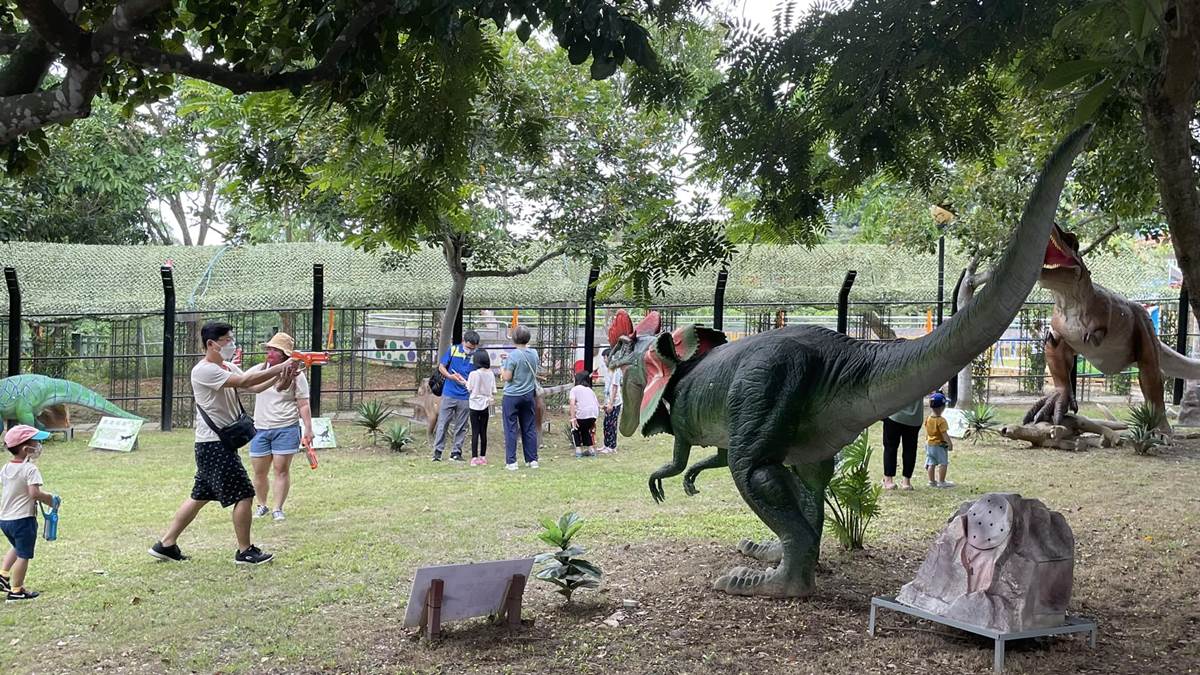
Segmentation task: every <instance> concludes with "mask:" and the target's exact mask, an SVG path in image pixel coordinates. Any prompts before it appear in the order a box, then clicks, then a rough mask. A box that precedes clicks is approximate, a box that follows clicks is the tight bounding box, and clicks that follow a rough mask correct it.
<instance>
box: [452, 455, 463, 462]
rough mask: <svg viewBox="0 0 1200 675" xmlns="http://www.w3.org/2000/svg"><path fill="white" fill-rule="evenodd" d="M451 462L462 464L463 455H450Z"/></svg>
mask: <svg viewBox="0 0 1200 675" xmlns="http://www.w3.org/2000/svg"><path fill="white" fill-rule="evenodd" d="M450 461H451V462H461V461H463V458H462V455H450Z"/></svg>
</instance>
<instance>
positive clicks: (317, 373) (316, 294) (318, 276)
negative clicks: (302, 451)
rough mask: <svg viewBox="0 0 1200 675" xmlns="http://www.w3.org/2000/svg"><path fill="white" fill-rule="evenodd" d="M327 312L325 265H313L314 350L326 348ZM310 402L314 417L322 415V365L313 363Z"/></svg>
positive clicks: (310, 375)
mask: <svg viewBox="0 0 1200 675" xmlns="http://www.w3.org/2000/svg"><path fill="white" fill-rule="evenodd" d="M324 314H325V266H324V265H322V264H320V263H317V264H315V265H313V301H312V350H313V351H314V352H319V351H321V350H322V349H323V348H324V345H323V344H322V339H321V338H323V337H324V336H325V331H324V330H323V328H322V318H323V315H324ZM308 384H309V394H308V403H309V407H310V408H311V409H312V416H313V417H320V416H321V366H318V365H313V367H312V371H311V372H310V373H309V375H308Z"/></svg>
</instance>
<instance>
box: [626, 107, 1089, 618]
mask: <svg viewBox="0 0 1200 675" xmlns="http://www.w3.org/2000/svg"><path fill="white" fill-rule="evenodd" d="M1089 133H1090V132H1089V130H1087V129H1081V130H1079V131H1077V132H1075V133H1073V134H1071V135H1070V136H1069V137H1068V138H1067V139H1066V140H1065V141H1064V142H1063V143H1062V145H1061V146H1060V147H1059V148H1058V149H1057V150H1056V151H1055V153H1054V154H1053V155H1052V156H1051V157H1050V159H1049V161H1048V162H1047V164H1046V167H1045V168H1044V169H1043V171H1042V174H1041V176H1040V177H1039V178H1038V181H1037V184H1036V185H1035V187H1034V189H1033V192H1032V194H1031V195H1030V197H1029V201H1028V203H1027V204H1026V206H1025V212H1024V214H1023V215H1022V217H1021V222H1020V225H1019V226H1018V228H1017V231H1016V233H1015V234H1014V236H1013V239H1012V242H1011V243H1010V244H1009V246H1008V249H1007V250H1006V251H1005V253H1004V256H1003V257H1002V258H1001V260H1000V262H999V264H998V265H997V267H996V270H995V274H994V277H993V279H994V281H993V282H992V283H990V284H988V285H987V286H986V287H985V288H984V289H983V291H982V292H981V293H979V294H978V295H977V296H975V298H974V299H973V300H972V301H971V302H970V303H969V304H967V305H966V306H965V307H964V308H963V309H962V310H961V311H960V312H958V313H957V314H955V315H954V316H953V317H951V318H950V320H949V321H947V322H945V323H944V324H942V326H940V327H939V328H938V329H937V330H935V331H933V332H932V333H931V334H929V335H927V336H925V337H923V338H921V339H919V340H910V341H905V342H891V343H872V342H863V341H859V340H854V339H851V338H849V337H846V336H845V335H841V334H839V333H835V332H833V331H830V330H827V329H824V328H819V327H816V326H789V327H786V328H780V329H777V330H772V331H768V332H765V333H760V334H758V335H754V336H751V337H747V338H744V339H741V340H737V341H735V342H729V343H726V342H725V340H724V336H723V335H722V334H720V333H718V332H716V331H712V330H708V329H704V328H700V327H696V326H693V327H690V328H684V329H680V330H677V331H675V332H674V333H662V334H658V330H659V322H658V318H657V314H656V313H651V314H650V315H649V316H647V318H646V319H645V320H643V321H642V323H640V324H639V325H637V326H634V325H633V323H632V320H631V319H630V318H629V315H628V314H625V313H623V312H619V313H618V315H617V317H616V318H615V320H614V322H613V324H612V325H611V326H610V328H609V344H610V348H609V356H608V366H609V367H610V368H621V367H624V368H626V371H625V384H624V390H623V393H622V396H623V399H624V407H623V409H622V411H621V419H620V429H621V433H622V434H624V435H626V436H631V435H633V434H634V433H636V432H637V431H639V430H640V431H641V432H642V433H643V434H644V435H650V434H654V433H669V434H672V435H673V436H674V437H675V447H674V452H673V454H672V461H671V463H669V464H667V465H666V466H664V467H662V468H661V469H659V470H658V471H656V472H655V473H654V474H653V475H652V477H651V479H650V492H651V494H652V495H653V496H654V498H655V499H656V500H661V499H662V498H663V491H662V479H663V478H666V477H669V476H673V475H677V474H679V473H680V472H682V471H683V470H684V469H685V468H686V466H687V460H688V457H689V455H690V453H691V449H692V447H693V446H706V447H715V448H718V458H719V456H720V454H721V453H724V455H725V458H726V459H727V463H728V466H729V469H730V472H731V473H732V475H733V480H734V483H735V484H736V485H737V488H738V491H739V492H740V493H741V495H742V498H743V499H744V500H745V501H746V503H747V504H748V505H749V506H750V508H751V509H752V510H753V511H754V513H755V514H756V515H757V516H758V517H759V518H760V519H762V521H763V522H764V523H765V524H766V525H767V527H769V528H770V529H771V530H772V531H773V532H774V533H775V534H776V535H778V537H779V544H778V545H777V546H772V545H764V546H754V545H743V546H742V551H743V552H744V553H748V554H750V555H755V556H761V557H763V558H767V559H772V558H778V563H779V564H778V565H777V566H775V567H772V568H767V569H766V570H753V569H748V568H744V567H736V568H734V569H732V570H730V571H729V572H728V573H726V574H725V575H723V576H722V577H720V578H719V579H717V581H716V582H715V584H714V586H715V587H716V588H717V589H720V590H724V591H726V592H729V593H734V594H738V595H767V596H779V597H790V596H803V595H806V594H808V593H810V592H811V591H812V589H813V574H814V570H815V567H816V562H817V555H818V552H819V547H820V540H821V521H822V518H823V508H824V507H823V495H824V490H825V487H826V486H827V485H828V483H829V479H830V476H831V475H832V469H833V457H834V455H835V454H837V452H838V451H839V450H840V449H841V448H842V447H843V446H844V445H846V444H847V443H849V442H850V441H852V440H853V439H854V438H855V437H856V436H857V435H858V434H859V433H861V432H862V430H863V429H865V428H866V427H868V426H869V425H871V424H873V423H875V422H877V421H878V420H880V419H882V418H883V417H885V416H887V415H888V414H890V413H892V412H894V411H895V410H898V409H899V408H901V407H902V406H904V405H905V404H906V403H908V402H909V401H912V400H913V399H915V398H917V397H920V396H923V395H924V394H926V393H927V392H929V391H931V390H932V389H934V388H935V387H937V386H939V385H941V384H942V383H945V382H946V381H948V380H949V379H950V378H951V377H953V376H954V374H955V373H956V372H958V370H959V369H960V368H962V367H963V366H964V365H965V364H967V363H969V362H970V361H971V359H973V358H974V357H975V356H976V355H978V354H980V353H982V352H983V351H984V350H985V349H987V347H988V346H990V345H992V344H994V343H995V341H996V340H997V339H999V338H1000V336H1001V335H1003V333H1004V331H1005V329H1007V328H1008V326H1009V324H1010V322H1011V321H1012V319H1013V317H1014V316H1016V314H1017V312H1018V311H1019V310H1020V308H1021V306H1022V304H1023V303H1024V301H1025V298H1026V296H1028V294H1029V291H1030V290H1031V289H1032V288H1033V284H1034V282H1036V281H1037V278H1038V273H1039V271H1040V269H1041V265H1042V262H1043V257H1044V254H1045V250H1046V241H1047V240H1048V238H1049V236H1050V228H1051V225H1052V222H1053V218H1054V212H1055V210H1056V208H1057V206H1058V199H1059V194H1060V193H1061V191H1062V186H1063V182H1064V181H1065V179H1066V176H1067V173H1068V171H1069V170H1070V168H1071V163H1072V161H1073V159H1074V158H1075V156H1076V155H1077V154H1078V153H1079V152H1080V151H1081V150H1082V149H1083V146H1084V144H1085V143H1086V141H1087V137H1088V135H1089Z"/></svg>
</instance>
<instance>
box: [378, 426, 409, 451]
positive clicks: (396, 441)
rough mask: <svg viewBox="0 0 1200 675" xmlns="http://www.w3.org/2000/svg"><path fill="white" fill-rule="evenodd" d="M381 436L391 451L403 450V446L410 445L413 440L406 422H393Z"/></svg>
mask: <svg viewBox="0 0 1200 675" xmlns="http://www.w3.org/2000/svg"><path fill="white" fill-rule="evenodd" d="M382 436H383V440H385V441H387V444H388V448H389V449H391V451H392V452H404V448H405V447H407V446H409V445H412V442H413V437H412V432H411V431H409V429H408V425H407V424H393V425H392V426H390V427H388V430H387V431H385V432H383V433H382Z"/></svg>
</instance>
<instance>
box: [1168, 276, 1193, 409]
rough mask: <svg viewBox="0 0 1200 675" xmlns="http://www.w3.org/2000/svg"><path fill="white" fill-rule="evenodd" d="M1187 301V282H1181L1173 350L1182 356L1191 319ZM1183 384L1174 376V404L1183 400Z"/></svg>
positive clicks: (1185, 349)
mask: <svg viewBox="0 0 1200 675" xmlns="http://www.w3.org/2000/svg"><path fill="white" fill-rule="evenodd" d="M1189 301H1190V298H1188V289H1187V284H1183V285H1181V286H1180V287H1179V322H1178V323H1179V331H1178V334H1177V335H1176V336H1175V351H1177V352H1179V353H1180V354H1183V355H1184V356H1187V339H1188V322H1189V321H1190V320H1191V317H1190V316H1188V310H1189V307H1188V302H1189ZM1183 386H1184V382H1183V380H1182V379H1180V378H1178V377H1177V378H1175V390H1174V391H1173V392H1172V393H1171V402H1172V403H1174V404H1175V405H1179V404H1180V403H1181V402H1182V401H1183Z"/></svg>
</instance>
